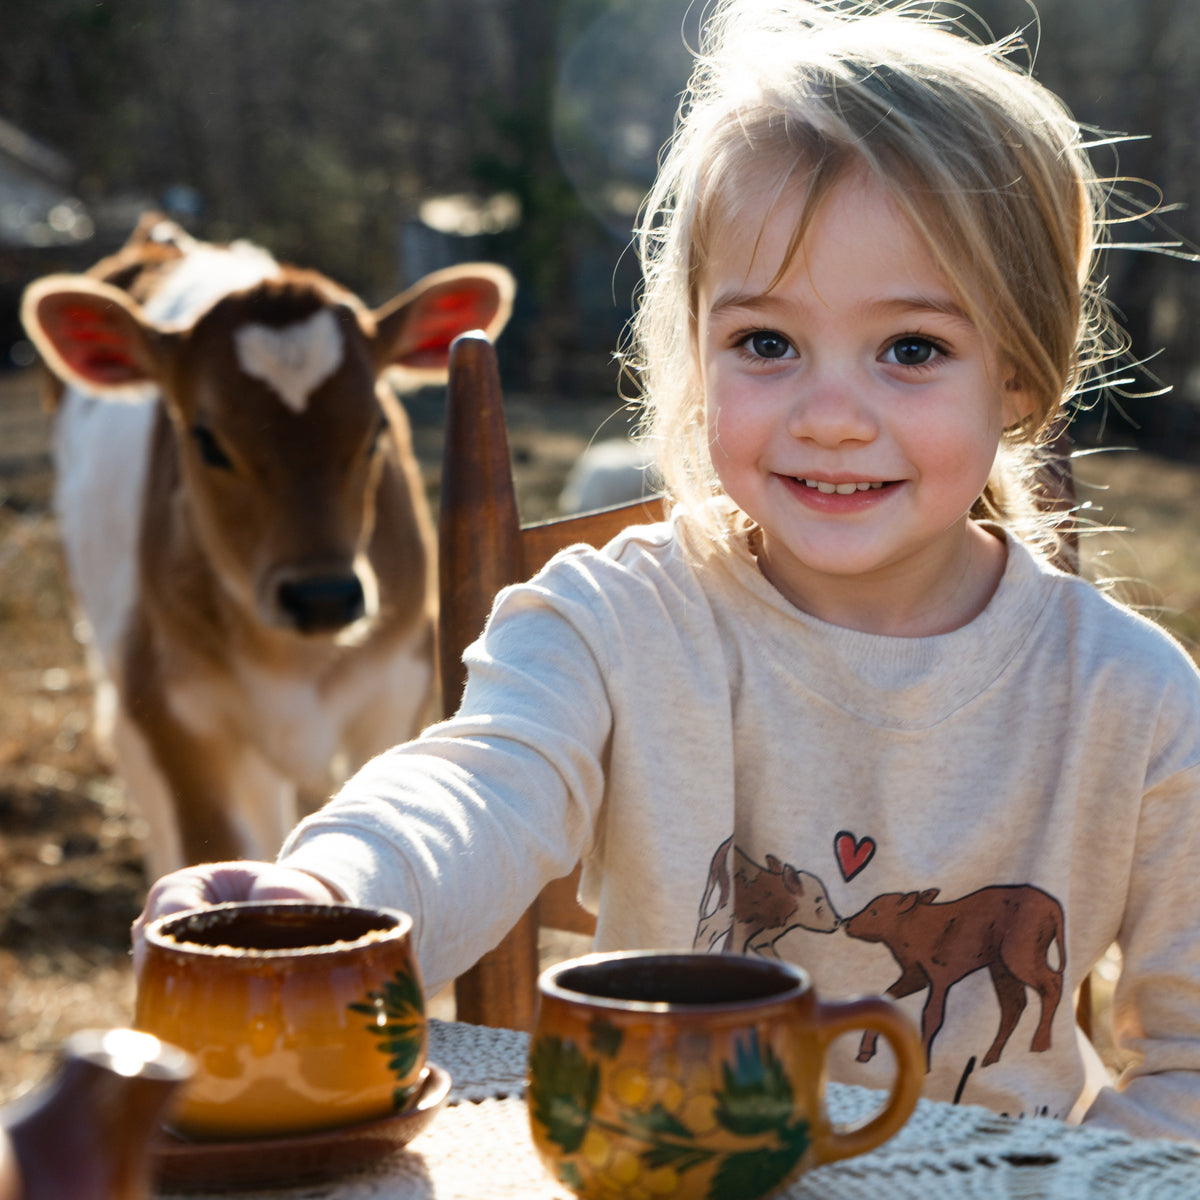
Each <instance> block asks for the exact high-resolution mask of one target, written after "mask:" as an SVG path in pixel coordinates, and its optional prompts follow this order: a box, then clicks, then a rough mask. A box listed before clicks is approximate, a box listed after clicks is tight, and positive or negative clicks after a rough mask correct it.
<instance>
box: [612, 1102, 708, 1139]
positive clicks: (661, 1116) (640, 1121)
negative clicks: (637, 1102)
mask: <svg viewBox="0 0 1200 1200" xmlns="http://www.w3.org/2000/svg"><path fill="white" fill-rule="evenodd" d="M622 1119H623V1120H624V1122H625V1123H626V1124H627V1125H628V1126H630V1128H632V1129H639V1130H641V1131H642V1132H643V1133H645V1134H655V1133H666V1134H670V1135H671V1136H673V1137H681V1138H691V1137H694V1136H695V1135H694V1134H693V1133H692V1131H691V1130H690V1129H689V1128H688V1127H687V1126H686V1125H685V1124H684V1123H683V1122H682V1121H681V1120H680V1119H679V1118H678V1117H675V1116H672V1115H671V1114H670V1113H669V1112H667V1110H666V1109H665V1108H664V1107H663V1105H662V1102H661V1101H660V1102H659V1103H658V1104H656V1105H655V1106H654V1107H653V1108H651V1109H648V1110H647V1111H645V1112H641V1111H638V1110H636V1109H630V1110H628V1111H626V1112H625V1113H623V1114H622Z"/></svg>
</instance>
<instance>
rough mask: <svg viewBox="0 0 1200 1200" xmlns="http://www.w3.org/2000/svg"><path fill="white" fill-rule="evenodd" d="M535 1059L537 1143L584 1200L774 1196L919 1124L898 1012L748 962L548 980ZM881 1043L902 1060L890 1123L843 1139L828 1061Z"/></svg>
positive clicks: (624, 959)
mask: <svg viewBox="0 0 1200 1200" xmlns="http://www.w3.org/2000/svg"><path fill="white" fill-rule="evenodd" d="M538 991H539V1005H538V1015H537V1017H536V1019H535V1022H534V1030H533V1040H532V1042H531V1044H530V1052H529V1090H528V1102H529V1117H530V1128H531V1131H532V1133H533V1141H534V1144H535V1145H536V1147H537V1150H538V1153H539V1154H540V1155H541V1157H542V1161H543V1162H544V1163H545V1165H546V1166H547V1168H548V1169H549V1170H550V1172H551V1173H552V1174H553V1175H554V1176H555V1178H556V1179H558V1180H559V1181H560V1182H561V1183H562V1184H564V1185H565V1186H566V1187H567V1188H569V1189H570V1190H571V1191H572V1192H574V1193H575V1194H576V1195H577V1196H580V1197H584V1198H585V1200H591V1198H593V1197H595V1198H600V1197H610V1196H618V1195H620V1196H625V1195H635V1194H636V1195H645V1196H648V1197H663V1198H667V1197H671V1198H674V1200H712V1198H714V1197H729V1196H736V1197H737V1198H738V1200H755V1198H756V1197H762V1196H769V1195H771V1194H773V1193H774V1192H776V1191H777V1190H778V1189H780V1188H782V1187H784V1186H785V1185H786V1184H788V1183H789V1182H791V1181H793V1180H794V1179H795V1178H796V1177H797V1176H798V1175H800V1174H801V1173H802V1172H803V1171H806V1170H808V1169H809V1168H811V1167H814V1166H817V1165H818V1164H820V1163H827V1162H833V1161H835V1160H837V1159H839V1158H848V1157H850V1156H851V1155H854V1154H862V1153H864V1152H865V1151H867V1150H871V1149H873V1148H874V1147H875V1146H878V1145H879V1144H880V1143H881V1142H883V1141H886V1139H887V1138H889V1137H891V1136H892V1135H893V1134H894V1133H895V1132H896V1131H897V1130H898V1129H900V1127H901V1126H902V1125H903V1124H904V1122H905V1121H907V1120H908V1118H909V1116H910V1114H911V1113H912V1110H913V1108H914V1107H915V1105H916V1103H917V1098H918V1096H919V1094H920V1091H921V1085H922V1082H923V1080H924V1078H925V1064H924V1058H923V1056H922V1052H921V1042H920V1039H919V1037H918V1035H917V1031H916V1029H915V1028H914V1026H913V1024H912V1022H911V1021H910V1020H909V1019H908V1018H907V1017H906V1016H905V1015H904V1013H903V1012H901V1010H900V1009H899V1008H898V1007H897V1006H896V1005H894V1004H892V1002H891V1001H890V1000H887V999H884V998H883V997H867V998H862V999H856V1000H848V1001H844V1002H837V1003H831V1002H826V1001H822V1000H819V999H818V998H817V996H816V994H815V993H814V992H813V989H812V987H811V986H810V984H809V980H808V976H807V975H806V974H805V973H804V972H803V971H802V970H800V968H798V967H794V966H792V965H790V964H789V963H784V962H779V961H774V960H768V959H763V958H754V957H743V956H741V955H736V954H684V953H657V952H653V951H631V952H626V953H618V954H592V955H588V956H587V957H585V958H577V959H572V960H570V961H568V962H564V963H560V964H559V965H558V966H556V967H551V968H550V969H549V970H547V971H544V972H543V973H542V975H541V978H540V979H539V981H538ZM864 1029H869V1030H873V1031H874V1032H877V1033H879V1034H881V1035H882V1036H883V1037H884V1038H885V1039H886V1040H887V1041H888V1042H889V1043H890V1044H891V1046H892V1049H893V1050H894V1051H895V1055H896V1075H895V1078H894V1079H893V1081H892V1088H891V1093H890V1094H889V1096H888V1098H887V1100H886V1102H885V1103H884V1105H883V1107H882V1108H881V1109H880V1110H879V1111H878V1112H877V1113H876V1114H875V1115H874V1116H873V1117H871V1118H870V1120H868V1121H867V1122H866V1123H865V1124H862V1125H860V1126H856V1127H845V1128H842V1127H834V1126H832V1125H831V1123H830V1121H829V1117H828V1114H827V1113H826V1110H825V1103H824V1097H823V1094H822V1093H823V1088H824V1073H825V1052H826V1049H827V1047H828V1046H829V1044H830V1042H832V1041H833V1039H834V1038H836V1037H838V1036H839V1035H841V1034H843V1033H848V1032H850V1031H853V1030H864Z"/></svg>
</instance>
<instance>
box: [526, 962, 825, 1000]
mask: <svg viewBox="0 0 1200 1200" xmlns="http://www.w3.org/2000/svg"><path fill="white" fill-rule="evenodd" d="M656 958H657V959H668V960H672V961H674V962H676V963H683V962H688V963H694V964H696V965H700V964H701V963H703V964H705V965H711V964H712V963H713V961H714V960H718V959H721V958H727V959H736V960H737V961H738V963H739V964H744V965H747V966H749V968H750V970H751V971H761V972H762V973H763V974H773V975H783V976H785V977H788V978H790V981H791V982H790V984H789V986H786V987H783V988H781V989H780V990H779V991H777V992H772V993H771V994H770V995H766V996H752V997H748V998H744V999H737V1000H715V1001H712V1002H710V1003H707V1004H691V1003H687V1004H681V1003H677V1002H672V1001H669V1000H630V999H621V998H615V997H610V996H598V995H594V994H593V993H591V992H584V991H579V990H578V989H576V988H572V987H568V986H566V985H564V984H562V983H560V982H559V976H560V975H562V974H564V973H565V972H567V971H570V970H573V969H575V968H578V967H589V966H601V965H605V964H614V963H615V964H620V963H636V962H639V961H646V960H649V959H656ZM538 991H539V993H540V994H541V995H542V996H548V997H553V998H555V999H557V1000H565V1001H567V1002H569V1003H572V1004H583V1005H587V1006H592V1007H596V1008H601V1009H605V1010H608V1011H611V1012H630V1013H672V1014H674V1015H681V1014H690V1013H702V1014H712V1013H726V1012H746V1011H748V1010H751V1009H758V1008H765V1007H768V1006H770V1005H774V1004H779V1003H780V1002H785V1001H790V1000H794V999H796V998H797V997H798V996H802V995H805V994H808V993H811V992H812V978H811V976H810V975H809V973H808V972H807V971H806V970H805V969H804V968H803V967H800V966H797V965H796V964H795V963H792V962H787V961H786V960H784V959H781V958H778V959H767V958H761V957H759V956H757V955H749V954H735V953H732V952H730V951H719V952H717V953H704V952H702V951H691V950H611V951H605V950H600V951H596V952H595V953H592V954H584V955H580V956H579V957H577V958H568V959H564V960H563V961H562V962H560V963H555V964H554V965H553V966H550V967H547V968H546V969H545V970H544V971H543V972H542V973H541V974H540V975H539V976H538Z"/></svg>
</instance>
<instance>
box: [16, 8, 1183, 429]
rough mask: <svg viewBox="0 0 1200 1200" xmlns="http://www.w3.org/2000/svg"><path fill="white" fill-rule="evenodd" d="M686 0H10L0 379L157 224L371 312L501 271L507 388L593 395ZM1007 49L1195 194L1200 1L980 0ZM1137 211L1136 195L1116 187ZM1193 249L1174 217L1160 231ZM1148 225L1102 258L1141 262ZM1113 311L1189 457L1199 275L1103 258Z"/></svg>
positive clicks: (1167, 424)
mask: <svg viewBox="0 0 1200 1200" xmlns="http://www.w3.org/2000/svg"><path fill="white" fill-rule="evenodd" d="M700 7H701V5H700V4H695V5H689V4H688V3H687V0H338V2H337V3H336V4H331V3H328V2H327V0H39V2H38V3H37V4H30V3H22V2H21V0H4V3H2V4H0V363H4V364H6V365H24V364H25V363H26V361H27V359H28V357H29V354H30V350H29V347H28V345H27V344H26V343H25V342H24V341H23V340H22V337H21V333H20V329H19V326H18V325H17V322H16V302H17V298H18V296H19V293H20V290H21V288H22V287H23V286H24V284H25V283H26V282H27V281H28V280H29V279H30V278H32V277H34V276H36V275H38V274H43V273H45V272H47V271H50V270H60V269H76V268H81V267H85V266H87V265H88V264H89V263H91V262H93V261H95V260H96V259H97V258H99V257H100V256H101V255H102V254H104V253H107V252H109V251H110V250H112V249H113V248H115V247H116V246H117V245H119V244H120V243H121V242H122V241H123V240H124V238H125V236H126V235H127V234H128V233H129V231H130V230H131V228H132V227H133V224H134V222H135V220H136V218H137V216H138V214H139V213H140V212H141V211H143V210H144V209H146V208H149V207H157V208H160V209H163V210H165V211H167V212H168V213H170V214H171V215H173V216H175V217H176V218H177V219H178V220H180V221H181V222H182V223H183V224H185V225H186V226H187V227H188V228H189V229H190V230H192V231H193V232H194V233H197V234H199V235H200V236H203V237H206V238H210V239H217V240H220V239H226V238H231V237H249V238H252V239H254V240H256V241H259V242H261V243H263V244H264V245H266V246H268V247H269V248H270V249H271V250H273V251H274V252H275V253H276V255H277V256H279V257H282V258H285V259H289V260H291V261H295V262H299V263H300V264H302V265H306V266H312V267H315V268H317V269H319V270H323V271H325V272H326V273H328V274H330V275H332V276H333V277H334V278H336V279H338V280H339V281H341V282H343V283H345V284H346V285H348V286H349V287H351V288H353V289H355V290H357V291H358V292H359V293H360V294H361V295H363V296H364V298H366V299H367V300H368V301H369V302H372V303H378V302H380V301H382V300H383V299H386V298H387V297H388V296H390V295H392V294H393V293H394V292H396V291H397V290H399V289H400V288H401V287H403V286H406V285H407V284H408V283H410V282H412V281H413V280H414V279H415V278H417V277H418V276H419V275H421V274H423V273H425V272H426V271H428V270H431V269H433V268H434V267H438V266H443V265H446V264H447V263H449V262H452V261H461V260H463V259H465V258H475V257H484V258H494V259H498V260H500V261H503V262H505V263H506V264H507V265H509V266H510V267H511V268H512V269H513V271H514V272H515V273H516V275H517V278H518V280H519V284H520V294H519V302H518V304H519V306H518V311H517V314H516V320H515V322H514V324H513V325H512V326H511V327H510V331H509V333H508V334H507V335H506V337H505V340H504V355H505V359H504V364H503V366H504V375H505V379H506V382H507V383H509V384H510V385H512V386H516V387H519V388H530V389H532V390H534V391H536V392H546V393H548V394H553V395H554V396H556V397H561V398H563V399H564V400H568V399H569V398H570V397H571V396H573V395H579V394H580V393H581V392H582V391H587V390H592V389H597V388H599V389H602V390H603V389H605V388H609V389H611V388H612V387H613V386H614V381H615V372H614V371H613V369H612V366H611V353H612V350H613V348H614V345H615V344H616V341H617V339H618V336H619V333H620V330H621V328H622V326H623V325H624V323H625V321H626V319H627V317H628V315H629V312H630V306H631V298H632V294H633V290H634V287H635V285H636V283H637V278H638V275H637V266H636V262H635V261H634V258H633V255H632V253H631V251H630V250H629V239H630V232H631V228H632V223H633V219H634V214H635V212H636V209H637V206H638V204H639V202H640V200H641V198H642V196H643V194H644V192H645V190H646V188H647V186H648V184H649V182H650V180H651V178H652V175H653V171H654V167H655V163H656V159H657V155H658V152H659V149H660V147H661V145H662V143H663V142H664V140H665V139H666V137H667V135H668V133H669V131H670V126H671V119H672V116H673V114H674V111H675V108H676V105H677V102H678V96H679V92H680V90H681V89H682V87H683V85H684V82H685V80H686V77H687V72H688V68H689V62H690V58H689V54H688V52H687V49H686V45H685V43H690V44H692V45H694V44H695V42H696V31H697V25H698V21H699V13H700ZM974 7H975V8H976V10H977V12H978V14H979V16H980V17H981V18H982V20H983V21H984V22H985V23H986V25H987V26H989V27H990V28H991V29H992V30H993V31H994V32H995V33H996V34H997V35H1002V34H1006V33H1008V32H1011V31H1013V30H1015V29H1023V30H1025V32H1026V39H1027V41H1029V42H1030V44H1031V45H1034V46H1035V47H1036V48H1037V58H1036V63H1037V73H1038V75H1039V77H1040V78H1041V79H1042V80H1043V81H1044V82H1045V83H1047V84H1048V85H1049V86H1050V87H1051V88H1053V89H1054V90H1055V91H1057V92H1058V93H1059V94H1060V95H1062V96H1063V97H1064V98H1065V99H1066V101H1067V103H1068V104H1069V106H1070V107H1071V109H1072V110H1073V112H1074V113H1075V115H1076V116H1077V117H1078V118H1079V119H1080V120H1081V121H1083V122H1084V123H1085V124H1087V125H1089V126H1095V127H1097V128H1100V129H1104V130H1109V131H1119V132H1124V133H1135V134H1138V135H1144V136H1143V138H1142V140H1137V141H1129V142H1126V143H1124V144H1122V145H1120V146H1118V147H1116V148H1115V149H1109V150H1105V151H1102V152H1101V153H1100V154H1099V155H1098V156H1097V157H1098V165H1099V167H1100V169H1101V171H1102V173H1105V174H1114V175H1116V174H1119V175H1128V176H1132V177H1135V178H1141V179H1148V180H1152V181H1154V183H1155V184H1157V185H1158V186H1159V187H1160V188H1161V189H1162V192H1163V195H1164V197H1165V199H1166V202H1167V203H1168V204H1170V203H1177V202H1182V203H1187V202H1188V201H1191V200H1193V199H1194V198H1195V196H1196V194H1197V190H1198V185H1200V55H1197V54H1196V52H1195V47H1196V46H1197V45H1200V4H1197V3H1196V0H1042V2H1041V3H1040V4H1039V5H1038V9H1039V11H1040V29H1039V28H1038V26H1037V25H1036V23H1035V13H1034V10H1033V8H1032V6H1031V5H1030V4H1029V3H1027V0H978V3H977V4H976V5H975V6H974ZM1134 194H1135V196H1136V199H1137V200H1138V201H1139V202H1143V203H1144V202H1145V201H1147V200H1149V199H1152V197H1151V195H1150V193H1149V192H1148V190H1147V189H1145V188H1138V187H1135V188H1134ZM1170 220H1171V222H1172V224H1173V225H1174V226H1175V227H1176V229H1177V230H1178V232H1179V233H1181V234H1183V235H1184V236H1186V237H1189V238H1191V239H1192V240H1193V241H1195V240H1200V225H1198V224H1197V217H1196V214H1195V212H1194V211H1192V210H1190V209H1184V210H1183V211H1179V212H1174V213H1172V214H1170ZM1160 237H1161V234H1160V232H1159V231H1157V230H1155V229H1152V228H1147V227H1146V226H1144V225H1137V226H1131V227H1128V228H1122V229H1120V230H1118V231H1117V240H1120V241H1135V240H1136V241H1143V242H1144V241H1151V240H1160ZM1108 271H1109V274H1110V278H1111V282H1110V294H1111V295H1112V297H1113V299H1114V300H1115V302H1116V304H1117V306H1118V307H1119V309H1120V311H1121V312H1122V313H1123V315H1124V317H1125V320H1126V323H1127V325H1128V328H1129V330H1130V332H1131V334H1132V335H1133V338H1134V344H1135V347H1136V349H1137V352H1138V353H1139V354H1141V355H1143V356H1145V355H1150V354H1152V353H1156V352H1158V353H1159V357H1158V358H1156V359H1155V363H1154V369H1155V371H1156V373H1157V374H1158V375H1159V376H1160V377H1161V378H1162V379H1163V380H1164V381H1165V382H1167V383H1170V384H1172V385H1173V386H1174V391H1173V393H1172V396H1171V397H1170V399H1168V400H1166V401H1156V402H1155V403H1154V404H1153V405H1150V406H1149V407H1148V408H1147V406H1144V405H1139V406H1137V411H1136V412H1134V413H1131V414H1130V415H1131V416H1133V417H1134V418H1135V420H1136V423H1137V425H1138V426H1139V429H1138V438H1139V440H1140V441H1153V442H1155V443H1156V444H1161V445H1162V447H1163V448H1164V449H1166V450H1169V451H1171V452H1175V453H1178V452H1182V451H1184V450H1186V451H1188V452H1189V453H1190V451H1191V450H1192V448H1193V445H1194V443H1195V441H1196V440H1197V437H1200V424H1198V423H1197V421H1196V413H1197V411H1198V410H1200V371H1198V369H1197V364H1196V362H1195V361H1194V359H1195V355H1194V351H1193V347H1194V343H1195V337H1194V332H1195V321H1194V319H1192V320H1189V314H1191V313H1193V312H1194V311H1195V309H1196V301H1197V299H1198V292H1200V275H1198V274H1197V272H1196V271H1194V270H1190V269H1189V268H1188V267H1186V266H1185V265H1183V264H1180V263H1178V262H1175V261H1172V260H1171V259H1170V258H1167V257H1163V256H1161V255H1155V254H1144V253H1143V254H1127V253H1117V254H1114V255H1112V257H1111V259H1110V262H1109V264H1108Z"/></svg>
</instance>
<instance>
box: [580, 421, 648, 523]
mask: <svg viewBox="0 0 1200 1200" xmlns="http://www.w3.org/2000/svg"><path fill="white" fill-rule="evenodd" d="M652 461H653V460H652V456H651V454H650V451H649V449H648V448H647V447H646V446H644V445H642V444H640V443H638V442H634V441H632V440H630V439H629V438H623V437H622V438H605V439H604V440H603V441H599V442H593V443H592V444H591V445H590V446H588V448H587V449H586V450H584V452H583V453H582V454H581V455H580V456H579V457H578V458H577V459H576V460H575V462H574V463H573V464H572V466H571V469H570V471H569V472H568V473H567V478H566V480H565V481H564V483H563V489H562V492H561V494H560V495H559V498H558V509H559V512H562V513H568V514H569V513H582V512H591V511H592V509H595V508H611V507H613V506H614V505H617V504H627V503H629V502H630V501H632V500H640V499H642V498H643V497H644V496H649V495H652V494H653V492H654V490H655V481H656V475H655V471H654V467H653V465H652Z"/></svg>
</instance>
